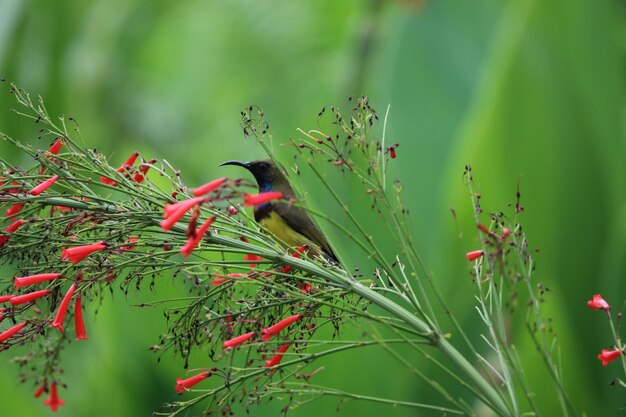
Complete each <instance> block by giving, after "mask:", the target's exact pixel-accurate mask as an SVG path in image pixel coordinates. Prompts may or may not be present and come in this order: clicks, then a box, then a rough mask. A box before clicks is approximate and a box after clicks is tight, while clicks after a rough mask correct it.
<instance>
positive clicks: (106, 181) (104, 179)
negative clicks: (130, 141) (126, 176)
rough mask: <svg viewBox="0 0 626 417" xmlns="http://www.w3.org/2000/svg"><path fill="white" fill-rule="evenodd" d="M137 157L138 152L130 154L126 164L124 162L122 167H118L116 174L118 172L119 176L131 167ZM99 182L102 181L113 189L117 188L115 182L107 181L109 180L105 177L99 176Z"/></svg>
mask: <svg viewBox="0 0 626 417" xmlns="http://www.w3.org/2000/svg"><path fill="white" fill-rule="evenodd" d="M138 156H139V152H134V153H132V154H131V155H130V156H129V157H128V159H127V160H126V162H124V163H123V164H122V165H120V167H119V168H118V169H117V172H119V173H120V174H123V173H124V172H125V171H126V168H128V167H131V166H133V164H134V163H135V161H136V160H137V157H138ZM100 181H102V182H103V183H105V184H108V185H112V186H114V187H115V186H117V183H116V182H115V181H113V180H112V179H109V178H107V177H105V176H101V177H100Z"/></svg>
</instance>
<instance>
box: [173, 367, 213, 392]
mask: <svg viewBox="0 0 626 417" xmlns="http://www.w3.org/2000/svg"><path fill="white" fill-rule="evenodd" d="M210 376H211V372H202V373H200V374H198V375H194V376H192V377H191V378H187V379H182V378H176V391H178V392H180V393H181V394H182V393H183V392H185V390H188V389H191V388H193V386H194V385H196V384H197V383H198V382H200V381H202V380H204V379H207V378H208V377H210Z"/></svg>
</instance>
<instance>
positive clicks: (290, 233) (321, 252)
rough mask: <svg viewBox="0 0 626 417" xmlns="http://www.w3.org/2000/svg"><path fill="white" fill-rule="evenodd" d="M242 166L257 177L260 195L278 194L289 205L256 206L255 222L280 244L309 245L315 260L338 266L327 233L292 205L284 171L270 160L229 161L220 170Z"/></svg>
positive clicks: (274, 203) (295, 198)
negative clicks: (273, 192)
mask: <svg viewBox="0 0 626 417" xmlns="http://www.w3.org/2000/svg"><path fill="white" fill-rule="evenodd" d="M225 165H235V166H240V167H243V168H245V169H247V170H248V171H250V173H251V174H252V175H253V176H254V179H255V180H256V182H257V185H258V186H259V192H261V193H264V192H269V191H277V192H280V193H282V194H283V199H284V200H287V201H290V203H286V202H284V201H271V202H267V203H264V204H261V205H258V206H254V219H255V220H256V221H257V223H259V224H260V225H261V226H263V227H265V228H266V229H267V230H269V231H270V232H271V233H272V234H274V235H275V236H276V237H277V238H279V239H280V240H281V241H283V242H285V243H286V244H287V245H289V246H291V247H302V246H303V245H307V247H308V249H307V251H308V252H309V254H311V255H314V256H321V257H323V258H324V259H325V260H326V261H327V262H329V263H333V264H337V265H338V264H339V259H338V258H337V255H335V252H334V251H333V249H332V248H331V246H330V244H329V243H328V240H327V239H326V237H325V236H324V233H322V231H321V230H320V228H319V227H318V226H317V225H316V224H315V221H313V219H312V218H311V216H310V215H309V213H307V212H306V211H305V210H303V209H301V208H299V207H295V206H294V205H293V204H292V202H294V201H296V202H297V201H298V199H297V197H296V194H295V193H294V191H293V189H292V188H291V185H290V184H289V181H288V180H287V178H286V177H285V175H283V173H282V171H281V169H280V168H279V167H278V165H276V164H275V163H274V161H272V160H270V159H263V160H257V161H251V162H242V161H226V162H223V163H222V164H221V165H220V166H225Z"/></svg>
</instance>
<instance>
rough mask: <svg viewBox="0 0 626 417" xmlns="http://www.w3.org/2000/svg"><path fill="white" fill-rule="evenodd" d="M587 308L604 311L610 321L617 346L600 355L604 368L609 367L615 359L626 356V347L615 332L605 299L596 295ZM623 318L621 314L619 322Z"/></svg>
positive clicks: (609, 309)
mask: <svg viewBox="0 0 626 417" xmlns="http://www.w3.org/2000/svg"><path fill="white" fill-rule="evenodd" d="M587 307H589V308H590V309H592V310H603V311H604V312H605V313H606V315H607V317H608V319H609V324H610V326H611V330H612V332H613V337H614V338H615V344H614V346H613V348H612V349H602V351H601V352H600V353H599V354H598V359H599V360H600V361H601V362H602V366H607V365H608V364H609V363H611V362H613V361H614V360H615V359H617V358H619V357H622V356H623V355H624V352H625V351H626V347H625V346H623V345H622V342H621V339H620V337H619V335H618V334H617V332H616V330H615V326H614V325H613V319H612V317H611V306H610V305H609V303H608V302H607V301H606V300H605V299H604V298H602V295H600V294H595V295H594V296H593V297H592V298H591V300H589V301H587ZM621 316H622V315H621V313H620V314H619V315H618V317H617V320H618V321H619V320H620V319H621ZM625 366H626V363H625Z"/></svg>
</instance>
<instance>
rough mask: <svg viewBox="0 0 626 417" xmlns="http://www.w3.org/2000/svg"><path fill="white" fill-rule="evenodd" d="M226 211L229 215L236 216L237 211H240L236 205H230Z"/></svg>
mask: <svg viewBox="0 0 626 417" xmlns="http://www.w3.org/2000/svg"><path fill="white" fill-rule="evenodd" d="M226 212H227V213H228V215H229V216H235V215H236V214H237V213H239V210H237V208H236V207H235V206H228V208H227V209H226Z"/></svg>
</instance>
